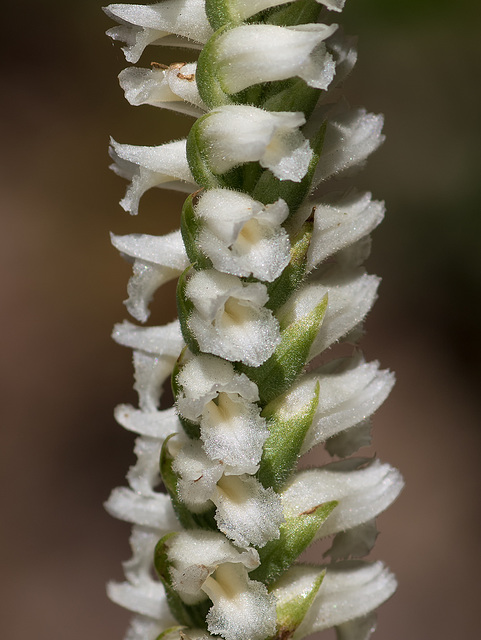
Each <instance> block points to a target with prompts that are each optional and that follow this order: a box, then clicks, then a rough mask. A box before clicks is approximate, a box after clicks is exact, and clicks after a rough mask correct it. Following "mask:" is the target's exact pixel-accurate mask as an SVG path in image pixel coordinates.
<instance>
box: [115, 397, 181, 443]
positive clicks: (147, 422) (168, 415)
mask: <svg viewBox="0 0 481 640" xmlns="http://www.w3.org/2000/svg"><path fill="white" fill-rule="evenodd" d="M114 415H115V419H116V420H117V422H118V423H119V424H120V425H121V426H122V427H124V429H128V430H129V431H133V432H134V433H138V434H139V435H142V436H149V437H151V438H157V439H158V440H161V441H163V440H164V439H165V438H166V437H167V436H168V435H170V434H171V433H178V432H180V431H181V429H182V427H181V425H180V422H179V418H178V416H177V413H176V412H175V408H174V407H170V408H169V409H165V411H140V409H134V407H132V406H131V405H128V404H119V405H118V406H117V407H116V408H115V413H114Z"/></svg>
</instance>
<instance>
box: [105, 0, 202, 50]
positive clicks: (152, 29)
mask: <svg viewBox="0 0 481 640" xmlns="http://www.w3.org/2000/svg"><path fill="white" fill-rule="evenodd" d="M104 11H105V13H106V14H107V15H108V16H109V17H110V18H112V19H113V20H116V21H117V22H119V23H120V26H118V27H113V28H111V29H109V30H108V31H107V35H109V36H110V37H111V38H112V39H113V40H120V41H123V42H125V43H126V46H125V47H123V48H122V50H123V52H124V54H125V57H126V59H127V60H128V61H129V62H134V63H135V62H137V61H138V59H139V58H140V56H141V55H142V53H143V51H144V49H145V47H146V46H147V45H149V44H154V45H170V46H172V45H175V44H177V46H182V47H189V46H191V47H194V48H200V47H199V45H200V44H202V43H204V42H206V41H207V39H208V38H209V37H210V35H211V34H212V30H211V28H210V26H209V23H208V21H207V16H206V15H205V9H204V2H203V1H202V0H183V1H181V0H163V2H157V3H156V4H151V5H136V4H110V5H109V6H108V7H105V8H104ZM171 35H174V36H181V38H182V40H178V41H177V39H176V38H171V37H169V36H171Z"/></svg>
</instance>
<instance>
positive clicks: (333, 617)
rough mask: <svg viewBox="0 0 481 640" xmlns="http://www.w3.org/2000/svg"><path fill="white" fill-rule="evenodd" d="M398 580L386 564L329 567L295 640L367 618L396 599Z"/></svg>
mask: <svg viewBox="0 0 481 640" xmlns="http://www.w3.org/2000/svg"><path fill="white" fill-rule="evenodd" d="M396 586H397V583H396V578H395V577H394V575H393V574H392V573H391V572H390V571H389V569H387V568H386V567H385V566H384V565H383V564H382V562H374V563H372V564H369V563H362V562H340V563H336V564H333V565H329V566H328V568H327V573H326V576H325V578H324V580H323V583H322V585H321V588H320V589H319V592H318V594H317V596H316V598H315V600H314V602H313V604H312V605H311V608H310V609H309V611H308V612H307V615H306V617H305V618H304V620H303V621H302V623H301V625H300V626H299V627H298V629H297V631H296V632H295V633H294V636H293V638H294V640H300V639H301V638H303V637H305V636H306V635H310V634H311V633H316V632H317V631H322V630H323V629H328V628H329V627H333V626H337V625H341V624H343V623H345V622H348V621H350V620H356V619H357V618H360V617H362V616H365V615H367V614H368V613H370V612H371V611H373V610H374V609H377V607H379V605H381V604H382V603H383V602H385V601H386V600H387V599H388V598H390V597H391V596H392V594H393V593H394V591H395V590H396Z"/></svg>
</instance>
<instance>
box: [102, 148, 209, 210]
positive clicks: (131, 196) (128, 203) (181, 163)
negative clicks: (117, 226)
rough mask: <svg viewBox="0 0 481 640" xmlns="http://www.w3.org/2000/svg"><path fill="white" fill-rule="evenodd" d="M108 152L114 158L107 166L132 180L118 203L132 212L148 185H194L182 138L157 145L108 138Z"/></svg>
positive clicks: (178, 187) (186, 187)
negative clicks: (142, 144)
mask: <svg viewBox="0 0 481 640" xmlns="http://www.w3.org/2000/svg"><path fill="white" fill-rule="evenodd" d="M110 155H111V157H112V159H113V161H114V164H112V165H111V167H110V168H111V169H112V170H113V171H114V172H115V173H116V174H117V175H119V176H121V177H123V178H126V179H127V180H131V184H130V186H129V187H128V189H127V192H126V194H125V197H124V198H123V199H122V200H121V201H120V206H121V207H122V208H123V209H124V210H125V211H128V212H129V213H131V214H132V215H137V212H138V206H139V200H140V198H141V197H142V195H143V194H144V193H145V192H146V191H147V190H148V189H150V188H151V187H163V188H165V189H174V190H175V191H185V192H191V191H195V189H196V188H197V185H196V184H195V182H194V178H193V177H192V174H191V172H190V169H189V165H188V163H187V157H186V155H185V140H177V141H176V142H168V143H167V144H163V145H160V146H158V147H138V146H134V145H131V144H119V143H118V142H115V140H111V148H110Z"/></svg>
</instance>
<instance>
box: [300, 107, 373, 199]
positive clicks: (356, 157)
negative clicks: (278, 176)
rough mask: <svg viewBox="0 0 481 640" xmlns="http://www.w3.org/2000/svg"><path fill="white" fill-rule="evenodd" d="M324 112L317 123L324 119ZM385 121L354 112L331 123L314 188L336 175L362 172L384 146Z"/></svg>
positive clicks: (363, 112)
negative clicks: (353, 169) (360, 170)
mask: <svg viewBox="0 0 481 640" xmlns="http://www.w3.org/2000/svg"><path fill="white" fill-rule="evenodd" d="M322 114H323V109H321V110H320V114H319V116H318V118H313V123H314V121H315V120H317V119H319V120H320V119H321V117H322V119H323V117H324V116H322ZM383 123H384V118H383V117H382V116H381V115H375V114H373V113H367V112H366V110H365V109H352V110H350V111H345V112H344V113H340V114H339V115H334V116H332V118H329V119H328V122H327V128H326V135H325V138H324V144H323V147H322V153H321V157H320V159H319V163H318V165H317V167H316V171H315V173H314V179H313V181H312V188H315V187H316V186H317V185H319V183H320V182H322V181H324V180H327V179H328V178H330V177H331V176H333V175H336V174H339V173H341V172H344V171H347V169H351V168H354V167H355V168H360V167H362V166H363V164H364V162H365V161H366V160H367V158H368V156H370V155H371V153H373V152H374V151H375V150H376V149H377V148H378V147H379V146H380V145H381V144H382V143H383V142H384V138H385V137H384V136H383V135H382V134H381V130H382V126H383Z"/></svg>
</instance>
